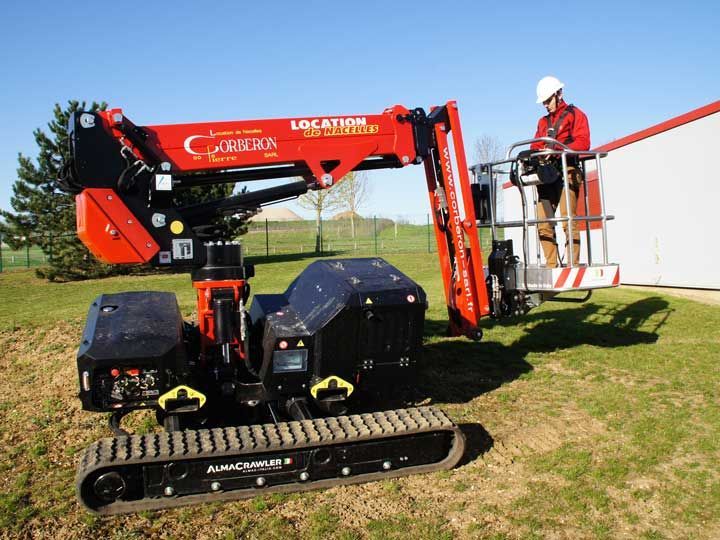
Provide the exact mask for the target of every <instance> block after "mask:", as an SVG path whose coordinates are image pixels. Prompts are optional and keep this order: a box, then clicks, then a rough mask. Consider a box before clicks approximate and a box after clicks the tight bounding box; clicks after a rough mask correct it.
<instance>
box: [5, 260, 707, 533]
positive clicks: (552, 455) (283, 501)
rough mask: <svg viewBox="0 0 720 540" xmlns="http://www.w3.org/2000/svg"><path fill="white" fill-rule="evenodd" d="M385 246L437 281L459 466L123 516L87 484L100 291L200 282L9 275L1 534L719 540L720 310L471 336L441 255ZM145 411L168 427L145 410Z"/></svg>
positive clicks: (186, 298)
mask: <svg viewBox="0 0 720 540" xmlns="http://www.w3.org/2000/svg"><path fill="white" fill-rule="evenodd" d="M386 258H387V259H388V260H389V261H390V262H391V263H393V264H396V265H397V266H398V267H399V268H400V269H401V270H403V271H405V272H406V273H407V274H409V275H410V276H411V277H413V278H415V279H416V280H417V281H419V282H420V283H421V284H422V285H423V286H424V287H425V289H426V291H427V292H428V297H429V300H430V309H429V311H428V313H427V318H428V322H427V324H426V332H425V345H426V346H425V356H424V359H423V363H422V368H421V373H420V379H419V384H418V387H417V390H416V402H417V403H423V404H429V403H432V404H436V405H438V406H440V407H442V408H443V409H444V410H446V411H447V412H448V414H449V415H450V416H451V417H452V418H453V419H454V420H455V421H456V423H458V424H459V425H460V426H461V428H462V429H463V430H464V432H465V433H466V435H467V438H468V452H467V455H466V456H465V458H464V459H463V462H462V464H461V465H460V466H459V467H458V468H457V469H455V470H453V471H448V472H443V473H435V474H432V475H425V476H413V477H407V478H402V479H399V480H388V481H385V482H376V483H372V484H365V485H361V486H351V487H338V488H333V489H329V490H325V491H319V492H311V493H307V494H295V495H289V496H265V497H261V496H259V497H257V498H255V499H252V500H249V501H244V502H236V503H229V504H225V505H202V506H198V507H194V508H184V509H178V510H171V511H166V512H146V513H143V514H140V515H131V516H122V517H116V518H108V519H99V518H96V517H94V516H91V515H89V514H87V513H85V512H84V511H83V510H81V509H80V508H79V506H78V503H77V502H76V500H75V498H74V493H73V489H74V487H73V483H74V480H73V477H74V470H75V464H76V459H77V456H78V452H79V451H80V450H81V449H82V448H83V447H85V446H86V445H88V444H89V443H90V442H92V441H93V440H95V439H97V438H99V437H101V436H105V435H108V434H109V430H108V429H107V427H106V418H105V417H104V416H103V415H97V414H92V413H86V412H83V411H81V410H80V408H79V403H78V401H77V399H76V398H75V395H76V393H77V375H76V370H75V365H74V355H75V350H76V346H77V343H78V340H79V337H80V333H81V330H82V326H83V319H84V316H85V313H86V310H87V306H88V303H89V302H90V301H91V300H92V299H93V298H94V297H95V296H96V295H97V294H99V293H101V292H114V291H120V290H143V289H160V290H171V291H175V292H176V293H177V294H178V298H179V302H180V305H181V309H182V311H183V313H184V314H185V315H186V316H190V315H192V312H193V309H194V298H193V291H192V289H191V287H190V282H189V278H188V277H187V276H185V275H169V276H145V277H131V278H128V277H123V278H111V279H106V280H97V281H87V282H83V283H65V284H48V283H45V282H42V281H40V280H38V279H36V278H35V277H34V274H33V273H32V271H29V272H10V273H5V274H0V299H1V301H0V350H1V351H2V353H1V354H0V445H1V448H2V451H1V452H0V537H21V538H116V539H130V538H188V539H190V538H208V539H209V538H222V539H232V538H258V539H266V538H269V539H273V538H277V539H283V540H286V539H291V538H303V539H325V538H336V539H345V540H349V539H355V538H371V539H385V538H395V539H403V538H413V539H426V538H427V539H450V538H460V539H464V538H487V539H491V538H492V539H504V538H522V539H525V538H600V539H601V538H633V539H634V538H644V539H648V540H649V539H662V538H707V539H714V538H720V471H719V470H718V465H717V464H718V462H719V459H718V458H720V399H719V398H720V384H719V383H720V364H719V361H720V330H719V329H720V307H718V306H710V305H704V304H700V303H697V302H693V301H689V300H684V299H676V298H672V297H668V296H664V295H662V294H657V293H649V294H648V293H647V292H643V291H637V290H629V289H616V290H610V291H600V292H597V293H596V294H595V295H594V296H593V297H592V299H591V300H590V301H589V302H587V303H585V304H582V305H578V304H559V303H555V304H552V303H547V304H545V305H544V306H542V307H541V308H539V309H537V310H535V311H533V312H531V313H530V314H528V315H527V316H525V317H524V318H523V319H521V320H519V321H515V322H506V323H505V322H504V323H500V324H497V323H495V324H493V323H492V322H490V321H488V322H487V323H486V332H485V338H484V339H483V341H482V342H481V343H473V342H470V341H468V340H466V339H464V338H447V337H444V329H445V325H446V313H445V309H444V300H443V298H442V288H441V281H440V277H439V274H438V265H437V260H436V256H435V255H428V254H402V255H390V256H387V257H386ZM311 260H312V259H302V258H300V257H287V258H286V260H282V261H277V262H266V263H261V264H258V265H257V267H256V272H257V277H256V278H255V279H254V280H253V290H254V291H255V292H274V291H278V290H282V289H284V287H285V286H286V285H287V284H288V283H289V282H290V281H291V279H292V278H293V277H294V276H295V275H296V274H297V273H298V272H299V271H300V270H301V269H302V268H303V267H304V266H305V265H306V264H307V263H308V262H309V261H311ZM129 424H130V425H131V426H132V427H134V428H135V429H137V430H147V429H150V427H151V423H150V422H149V417H147V416H142V415H141V416H139V417H137V418H131V419H130V420H129Z"/></svg>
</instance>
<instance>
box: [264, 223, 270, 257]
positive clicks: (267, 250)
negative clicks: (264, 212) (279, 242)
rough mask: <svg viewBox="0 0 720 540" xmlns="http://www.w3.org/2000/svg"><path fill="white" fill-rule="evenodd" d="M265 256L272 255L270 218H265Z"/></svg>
mask: <svg viewBox="0 0 720 540" xmlns="http://www.w3.org/2000/svg"><path fill="white" fill-rule="evenodd" d="M265 256H266V257H269V256H270V235H269V231H268V220H267V218H265Z"/></svg>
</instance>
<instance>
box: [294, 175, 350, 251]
mask: <svg viewBox="0 0 720 540" xmlns="http://www.w3.org/2000/svg"><path fill="white" fill-rule="evenodd" d="M297 203H298V205H299V206H300V207H301V208H305V209H306V210H312V211H314V212H315V252H316V253H320V252H321V251H322V237H321V230H320V222H321V220H322V213H323V212H332V211H333V210H337V209H338V208H340V207H341V206H342V203H341V201H340V198H339V195H338V192H337V189H336V188H330V189H318V190H315V191H308V192H307V193H305V194H304V195H301V196H300V197H299V198H298V200H297Z"/></svg>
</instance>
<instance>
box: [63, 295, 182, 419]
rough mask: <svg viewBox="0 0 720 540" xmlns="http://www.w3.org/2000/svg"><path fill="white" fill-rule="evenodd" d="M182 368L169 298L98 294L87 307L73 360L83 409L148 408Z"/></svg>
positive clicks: (175, 311)
mask: <svg viewBox="0 0 720 540" xmlns="http://www.w3.org/2000/svg"><path fill="white" fill-rule="evenodd" d="M186 362H187V359H186V356H185V346H184V340H183V321H182V316H181V315H180V309H179V308H178V305H177V300H176V299H175V295H174V294H172V293H165V292H124V293H118V294H103V295H101V296H99V297H97V298H96V299H95V301H94V302H93V303H92V305H91V306H90V311H89V312H88V316H87V322H86V324H85V330H84V331H83V337H82V342H81V344H80V349H79V350H78V355H77V365H78V375H79V377H80V399H81V401H82V405H83V409H85V410H89V411H115V410H118V409H137V408H145V407H154V406H155V405H156V404H157V398H158V397H159V396H161V395H162V394H163V393H165V392H166V391H167V390H169V389H170V388H172V387H174V386H175V384H176V381H175V378H176V376H178V375H181V374H183V373H184V372H185V371H186ZM171 379H172V380H171Z"/></svg>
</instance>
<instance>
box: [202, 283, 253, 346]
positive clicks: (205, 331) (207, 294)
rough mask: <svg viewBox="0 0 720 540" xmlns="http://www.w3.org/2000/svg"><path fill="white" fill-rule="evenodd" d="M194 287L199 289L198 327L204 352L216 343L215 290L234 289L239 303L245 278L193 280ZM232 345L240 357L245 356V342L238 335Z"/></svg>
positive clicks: (234, 337) (235, 298) (235, 299)
mask: <svg viewBox="0 0 720 540" xmlns="http://www.w3.org/2000/svg"><path fill="white" fill-rule="evenodd" d="M193 287H194V288H195V289H197V317H198V328H199V329H200V335H201V336H202V342H201V346H202V350H203V352H204V351H206V350H207V349H208V347H209V346H211V345H213V344H214V343H215V319H214V314H215V312H214V310H213V308H212V301H213V291H214V290H218V289H232V290H233V300H234V301H235V303H236V304H237V303H238V302H240V299H241V298H242V295H243V293H244V291H245V280H243V279H237V280H235V279H233V280H220V281H193ZM230 346H231V349H236V350H237V354H238V355H239V356H240V358H244V357H245V351H244V347H243V343H242V342H241V341H240V339H239V337H238V336H233V341H232V342H231V343H230Z"/></svg>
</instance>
